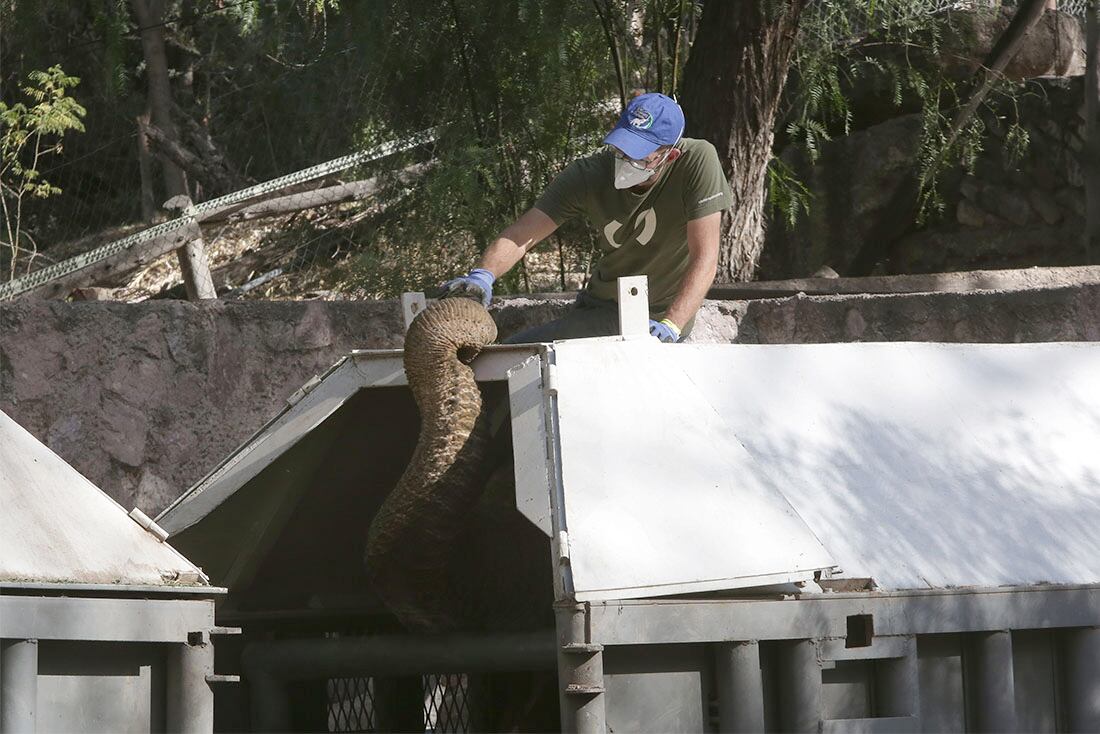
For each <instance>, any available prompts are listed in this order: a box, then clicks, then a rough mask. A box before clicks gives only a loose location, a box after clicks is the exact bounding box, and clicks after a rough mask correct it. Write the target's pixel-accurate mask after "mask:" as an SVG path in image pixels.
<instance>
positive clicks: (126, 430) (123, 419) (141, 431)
mask: <svg viewBox="0 0 1100 734" xmlns="http://www.w3.org/2000/svg"><path fill="white" fill-rule="evenodd" d="M102 400H103V410H102V413H101V414H100V419H101V423H102V431H101V439H100V441H101V446H102V448H103V450H104V451H106V452H107V454H109V455H110V456H111V458H113V459H115V460H116V461H118V462H120V463H122V464H125V465H126V466H135V467H137V466H141V465H142V463H143V462H144V461H145V439H146V437H147V436H148V426H147V423H146V420H145V413H144V412H143V411H142V410H140V409H138V408H134V407H132V406H130V405H127V404H126V403H124V402H122V401H121V400H119V399H118V398H117V397H115V396H114V395H112V394H111V393H110V392H104V393H103V394H102Z"/></svg>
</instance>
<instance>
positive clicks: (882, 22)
mask: <svg viewBox="0 0 1100 734" xmlns="http://www.w3.org/2000/svg"><path fill="white" fill-rule="evenodd" d="M947 8H948V4H946V3H944V2H943V1H942V0H874V2H869V3H852V2H848V1H847V0H819V1H818V2H811V3H809V4H808V5H807V7H806V11H805V12H804V14H803V17H802V23H801V26H800V36H799V44H798V46H797V47H796V53H795V58H794V62H793V65H792V72H791V75H792V84H791V85H790V89H789V90H788V94H787V105H788V107H787V109H786V110H785V112H784V115H783V117H784V118H785V120H786V124H785V133H786V139H785V141H792V142H796V143H797V144H799V145H800V146H802V148H803V149H804V150H805V152H806V154H807V156H808V157H809V159H810V160H811V162H816V161H817V160H818V158H819V156H820V151H821V148H822V146H823V144H824V143H826V142H828V141H829V140H831V139H832V138H833V137H834V136H836V135H847V134H848V133H849V132H851V130H852V129H853V127H854V125H856V124H857V123H858V120H857V119H856V118H857V115H858V111H857V110H856V109H854V108H853V102H852V99H853V96H854V93H855V92H856V91H857V90H860V91H862V90H866V89H868V88H871V89H874V90H876V91H877V92H878V96H879V97H880V98H882V99H888V100H890V102H891V103H892V104H893V106H894V107H895V108H896V109H897V110H899V111H900V110H903V109H909V110H917V111H919V112H920V113H921V120H922V137H921V142H920V150H919V153H918V167H919V172H920V181H919V183H920V186H919V188H920V194H919V196H920V202H921V203H920V209H919V214H918V219H919V221H921V222H926V221H928V220H929V219H931V218H934V217H935V216H938V215H939V214H940V213H942V211H943V200H942V193H941V191H940V186H941V184H940V179H941V177H942V176H943V174H944V173H945V172H947V171H948V170H950V169H951V168H953V167H962V168H964V169H967V170H969V169H972V168H973V166H974V164H975V162H976V161H977V159H978V157H979V156H980V154H981V152H982V149H983V146H984V144H985V138H986V135H985V133H986V131H985V129H984V125H983V124H982V122H981V120H980V118H979V116H976V117H975V118H974V120H972V121H971V122H970V123H969V124H967V125H966V126H965V127H964V129H963V130H962V131H960V134H959V135H958V136H957V137H954V138H952V137H951V136H949V135H948V132H949V130H950V129H951V125H952V121H953V117H954V113H955V111H956V110H957V109H958V108H959V106H960V105H961V104H962V102H963V100H962V99H961V96H962V94H963V91H964V89H963V87H962V85H961V84H960V82H959V80H957V79H955V78H952V76H950V75H949V74H947V73H946V72H945V71H944V68H943V65H942V64H938V63H936V62H935V59H936V56H937V55H938V54H940V53H941V52H942V51H943V50H944V46H945V44H946V43H947V42H948V40H953V42H954V43H955V45H956V46H959V45H962V46H965V45H966V44H965V42H964V41H965V39H963V35H964V34H965V29H963V28H960V27H959V25H958V23H957V22H956V21H957V17H956V16H955V15H953V14H952V13H950V12H946V9H947ZM960 39H963V41H960ZM1020 89H1021V88H1020V86H1019V85H1012V84H1008V83H1002V84H999V85H998V87H997V94H995V95H992V96H991V98H990V99H989V100H988V101H987V102H985V103H984V105H983V107H984V108H985V109H986V110H987V111H993V112H996V109H997V107H998V105H1003V104H1014V102H1013V100H1014V99H1015V97H1016V96H1017V95H1018V94H1020ZM785 141H784V142H785ZM1026 143H1027V136H1026V132H1024V131H1023V130H1022V128H1019V127H1018V126H1016V127H1014V132H1013V137H1012V140H1011V144H1012V146H1013V149H1014V150H1015V151H1016V153H1015V155H1017V156H1019V155H1022V151H1023V149H1024V148H1026ZM792 175H793V174H792ZM784 190H785V189H784V187H777V188H775V189H773V191H775V192H776V195H782V194H781V192H783V191H784ZM773 209H775V210H778V211H783V207H782V206H780V205H778V204H774V203H773ZM784 220H785V221H786V222H788V223H792V221H791V219H790V217H784Z"/></svg>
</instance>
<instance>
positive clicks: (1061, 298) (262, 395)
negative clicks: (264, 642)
mask: <svg viewBox="0 0 1100 734" xmlns="http://www.w3.org/2000/svg"><path fill="white" fill-rule="evenodd" d="M568 303H569V301H568V300H565V299H561V298H558V299H553V298H512V299H507V300H505V301H503V303H501V304H500V305H498V306H495V307H494V315H495V316H496V318H497V321H498V324H499V325H500V329H501V335H502V336H505V335H507V334H509V333H512V332H514V331H516V330H518V329H519V328H522V327H524V326H527V325H529V324H532V323H536V322H539V321H543V320H547V319H550V318H553V316H554V314H556V313H559V312H560V311H561V310H562V309H564V308H567V307H568ZM402 331H403V326H402V323H401V317H400V311H399V308H398V305H397V304H396V302H392V301H390V302H355V303H353V302H322V301H309V302H277V303H276V302H214V303H209V304H190V303H185V302H177V301H159V302H149V303H143V304H137V305H125V304H116V303H102V302H88V303H60V302H43V301H19V302H14V303H6V304H3V305H2V306H0V410H3V411H4V412H6V413H8V414H9V415H11V416H12V417H13V418H14V419H15V420H16V421H18V422H19V423H20V424H21V425H23V426H24V427H25V428H26V429H27V430H29V431H30V432H31V433H32V434H34V435H35V436H36V437H38V438H39V439H40V440H42V441H44V442H45V443H46V444H47V445H48V446H49V447H50V448H52V449H53V450H54V451H56V452H57V453H58V454H60V455H61V456H62V458H64V459H66V460H67V461H68V462H70V463H71V464H72V465H73V466H75V467H76V468H77V469H78V470H79V471H80V472H82V473H83V474H84V475H85V476H87V477H88V478H89V479H91V480H92V481H93V482H95V483H96V484H97V485H99V486H101V487H103V489H105V490H106V491H107V492H109V493H110V494H111V495H112V496H113V497H115V499H117V500H118V501H119V502H120V503H121V504H122V505H123V506H124V507H126V508H130V507H133V506H138V507H141V508H142V509H143V510H144V511H145V512H147V513H150V514H152V513H155V512H158V511H159V510H160V509H162V508H163V507H164V506H165V505H166V504H167V503H168V502H170V501H171V500H172V499H174V498H175V497H176V496H177V495H178V494H179V493H180V492H182V491H183V490H184V489H186V488H187V487H189V486H190V485H191V484H193V483H194V482H195V481H197V480H199V479H201V478H202V477H203V476H204V475H205V474H206V473H207V472H208V471H209V470H210V469H211V468H212V467H213V466H214V465H215V464H216V463H217V462H218V461H219V460H220V459H222V458H224V457H225V456H226V455H227V454H228V453H229V452H230V451H232V450H233V449H234V448H235V447H236V446H238V445H239V444H240V443H241V442H242V441H243V440H245V439H246V438H248V436H250V435H251V434H252V433H253V432H254V431H255V430H256V429H257V428H259V427H260V425H261V424H262V423H263V422H265V421H266V420H267V419H268V418H270V417H271V416H272V415H273V414H274V413H275V412H276V411H277V410H278V409H279V406H280V405H281V404H282V401H283V400H285V399H286V397H288V396H289V395H290V394H291V393H292V392H293V391H294V390H295V389H297V388H298V387H299V386H301V385H302V383H304V382H305V381H306V380H308V379H309V378H310V377H312V376H313V375H314V374H317V373H319V372H321V371H323V370H325V369H326V368H327V367H329V366H330V365H331V364H333V363H334V362H335V361H336V360H338V359H339V358H340V357H341V356H342V355H344V354H345V353H347V352H348V351H350V350H352V349H363V348H371V349H378V348H393V347H400V346H401V342H402ZM692 339H693V340H694V341H707V342H731V343H732V342H738V343H783V342H795V343H798V342H830V341H856V340H863V341H895V340H897V341H910V340H914V341H947V342H1019V341H1056V340H1068V341H1084V340H1087V341H1100V285H1097V284H1088V285H1077V286H1064V287H1057V288H1040V289H1030V290H1022V291H992V292H980V293H934V294H896V295H873V296H866V295H857V296H851V295H848V296H841V295H838V296H813V297H809V296H793V297H788V298H776V299H766V300H753V301H710V302H707V304H706V305H705V307H704V309H703V312H702V313H701V314H700V317H699V319H698V323H697V326H696V330H695V333H694V334H693V335H692ZM670 348H673V347H670Z"/></svg>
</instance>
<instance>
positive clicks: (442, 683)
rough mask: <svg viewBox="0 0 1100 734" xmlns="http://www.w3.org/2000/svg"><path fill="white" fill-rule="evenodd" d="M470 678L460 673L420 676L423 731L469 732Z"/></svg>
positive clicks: (439, 732) (436, 733)
mask: <svg viewBox="0 0 1100 734" xmlns="http://www.w3.org/2000/svg"><path fill="white" fill-rule="evenodd" d="M469 691H470V679H469V677H468V676H467V675H466V674H464V673H462V674H448V675H425V676H424V731H426V732H433V734H442V733H443V732H468V731H470V706H469Z"/></svg>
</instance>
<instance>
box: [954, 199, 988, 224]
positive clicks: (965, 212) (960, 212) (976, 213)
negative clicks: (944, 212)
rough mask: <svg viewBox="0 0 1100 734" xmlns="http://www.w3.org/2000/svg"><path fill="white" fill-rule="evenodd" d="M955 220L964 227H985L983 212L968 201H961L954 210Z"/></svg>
mask: <svg viewBox="0 0 1100 734" xmlns="http://www.w3.org/2000/svg"><path fill="white" fill-rule="evenodd" d="M955 219H957V220H958V222H959V224H961V225H963V226H964V227H981V226H984V225H985V212H983V211H982V210H981V209H979V208H978V207H977V206H976V205H975V204H974V203H972V202H971V201H970V200H969V199H963V200H961V201H960V202H959V206H958V208H957V209H956V210H955Z"/></svg>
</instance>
